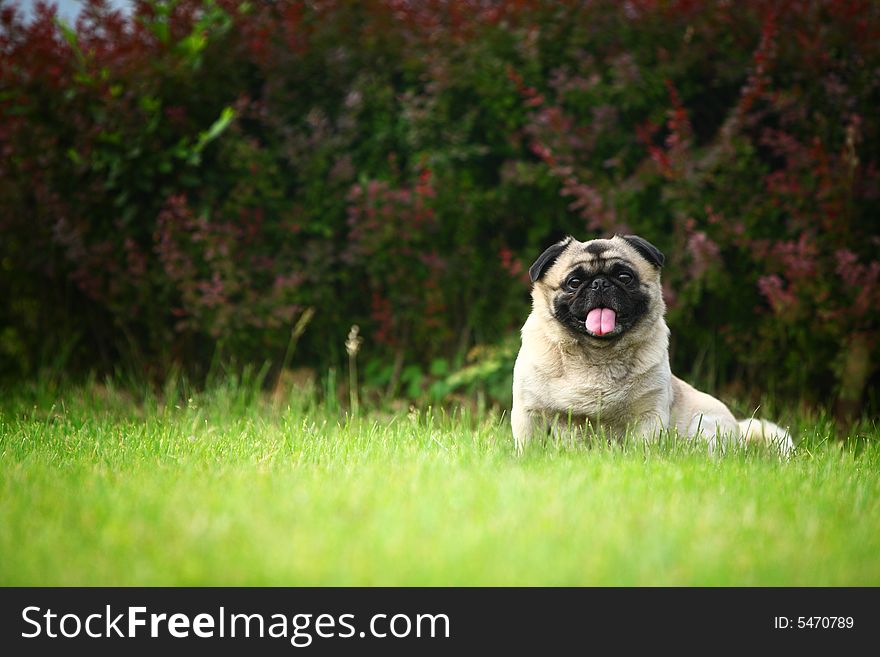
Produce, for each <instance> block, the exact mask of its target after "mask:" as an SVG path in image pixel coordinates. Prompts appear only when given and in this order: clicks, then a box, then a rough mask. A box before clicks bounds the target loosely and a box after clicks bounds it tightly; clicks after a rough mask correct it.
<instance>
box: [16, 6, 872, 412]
mask: <svg viewBox="0 0 880 657" xmlns="http://www.w3.org/2000/svg"><path fill="white" fill-rule="evenodd" d="M878 14H880V8H878V6H877V4H876V3H872V2H868V1H862V2H859V1H852V2H834V1H831V0H827V1H818V0H817V1H812V2H808V1H795V0H786V1H784V2H768V1H761V0H748V1H746V2H739V3H729V2H718V3H709V4H707V3H694V2H689V1H685V0H679V1H673V2H656V1H649V0H639V1H632V2H627V3H618V2H612V1H611V0H602V1H599V2H589V3H580V2H564V3H556V2H552V3H551V2H516V3H512V2H500V3H484V2H478V1H477V0H474V1H473V2H471V1H466V2H456V3H446V2H440V1H439V0H437V1H432V0H427V1H426V2H419V3H399V2H394V1H393V0H368V1H366V2H359V3H301V2H293V1H292V0H291V1H279V2H274V3H262V2H260V3H255V2H244V1H239V0H213V1H210V0H203V1H196V0H179V1H170V0H169V1H164V2H162V1H159V0H151V1H140V2H136V3H134V10H133V13H132V14H131V15H122V14H120V13H118V12H115V11H113V10H111V9H110V8H108V7H107V6H106V4H105V3H103V2H100V1H97V0H92V1H90V2H87V3H86V7H85V8H84V10H83V12H82V14H81V15H80V17H79V19H78V21H77V24H76V25H75V26H73V27H68V26H65V25H63V24H60V23H59V22H58V21H56V20H55V18H54V15H53V13H52V10H51V9H50V8H47V7H45V6H41V7H39V8H38V9H37V12H36V15H35V17H34V18H33V19H32V20H31V21H30V22H29V23H27V24H24V23H23V22H22V19H21V17H20V16H19V15H17V14H16V11H15V9H14V7H13V6H9V5H8V3H3V5H2V16H0V89H2V91H0V113H2V121H0V208H2V213H0V229H2V234H3V239H2V244H0V268H2V272H3V275H2V277H0V366H2V368H3V371H4V373H6V374H8V375H9V376H11V377H20V376H27V375H31V374H33V373H34V372H35V371H36V370H38V369H39V368H41V367H50V368H56V369H57V368H62V369H65V370H67V371H69V372H72V373H77V372H87V371H93V370H99V371H101V370H103V371H111V370H113V369H114V368H123V369H125V370H131V371H135V372H145V373H146V374H147V375H148V376H150V377H151V378H154V379H156V380H161V379H163V378H164V377H165V376H167V374H168V373H169V372H170V371H172V370H173V371H178V370H183V371H186V372H188V373H190V374H191V375H193V376H195V377H196V379H198V378H199V377H203V376H205V374H206V372H207V371H208V369H209V367H210V366H211V364H212V363H218V362H224V363H226V362H233V361H234V362H236V363H238V364H239V365H244V364H246V363H263V362H267V361H268V362H270V363H273V364H274V365H275V367H276V369H277V367H279V366H280V363H282V362H283V361H284V359H285V354H288V356H289V354H290V345H291V343H292V339H291V331H292V327H293V325H294V324H295V323H296V321H297V319H298V318H299V317H300V316H301V314H302V313H303V312H305V311H306V310H307V309H309V308H313V309H314V311H315V314H314V318H313V319H312V321H311V322H310V323H309V325H308V327H307V329H306V331H305V333H304V334H303V335H302V336H301V338H299V339H298V341H297V343H296V352H295V354H294V356H293V364H295V365H297V366H303V365H307V366H310V367H314V368H316V369H319V370H320V371H325V369H326V368H328V367H339V366H341V365H342V364H343V363H344V360H345V358H346V357H345V352H344V347H343V343H344V340H345V336H346V334H347V332H348V330H349V328H350V326H351V325H352V324H354V323H357V324H359V325H360V326H361V327H362V328H363V333H364V334H365V338H366V342H365V343H364V346H363V348H362V351H361V356H360V358H361V359H362V360H365V361H366V367H365V369H364V371H365V373H366V374H367V376H368V379H370V380H371V381H373V382H375V383H376V384H381V385H383V386H387V387H386V390H387V391H389V392H392V393H396V394H407V395H411V394H429V393H434V394H439V393H440V391H442V390H445V388H444V386H447V387H448V384H447V383H445V382H448V379H449V377H450V376H452V375H453V374H454V372H455V371H456V370H457V369H458V368H459V367H460V366H462V365H467V362H466V354H468V353H469V352H470V351H471V349H472V347H473V346H474V345H487V344H494V343H500V344H502V347H499V349H498V353H499V354H505V353H507V350H506V347H504V346H503V345H506V344H508V342H505V340H509V338H508V337H507V336H510V335H511V334H513V333H514V332H515V331H516V330H517V329H518V327H519V326H520V325H521V323H522V322H523V320H524V319H525V316H526V314H527V313H528V278H527V275H526V273H525V272H526V270H527V268H528V265H529V264H530V263H531V261H532V259H533V258H534V257H535V256H536V255H537V254H538V253H540V251H541V250H542V249H543V248H544V247H546V246H547V245H548V244H549V243H550V242H551V241H554V240H556V239H559V238H560V237H562V236H563V235H565V234H567V233H571V234H574V235H575V236H577V237H579V238H580V239H586V238H589V237H594V236H598V235H607V234H610V233H614V232H623V231H627V232H636V233H639V234H641V235H643V236H644V237H646V238H647V239H649V240H651V241H653V242H655V243H656V244H657V245H658V246H659V247H660V248H661V249H662V250H664V251H665V252H666V254H667V256H668V265H667V267H666V271H665V274H664V276H665V278H664V281H665V288H666V293H667V301H668V305H669V321H670V325H671V327H672V330H673V361H674V362H673V366H674V368H676V369H677V370H678V371H682V372H683V373H690V374H692V375H693V376H695V377H696V378H697V379H698V380H699V381H700V383H701V384H702V385H708V386H709V387H710V388H716V387H718V386H721V385H726V386H729V385H734V384H735V385H738V386H739V387H738V388H733V391H734V392H736V393H737V394H738V395H739V396H740V397H741V398H745V399H749V398H753V397H756V396H757V395H758V394H760V393H761V392H765V391H768V390H772V391H773V392H775V393H777V394H779V395H786V396H788V397H790V398H792V399H798V398H799V399H805V400H807V401H814V402H828V401H829V400H831V399H834V398H836V399H838V400H839V408H840V410H843V411H847V410H855V409H858V408H859V407H861V406H864V404H866V403H867V404H869V405H872V406H873V407H875V408H876V402H877V399H876V398H872V397H871V395H872V394H873V393H872V392H871V391H872V390H873V389H874V384H876V382H877V367H876V363H877V360H878V358H877V357H878V336H880V331H878V324H880V322H878V307H880V281H878V278H880V260H878V258H877V249H878V246H880V228H878V222H877V219H876V217H877V216H878V210H880V207H878V198H880V184H878V183H880V176H878V167H877V159H876V154H877V153H878V152H880V149H878V125H880V124H878V120H877V115H876V111H875V108H876V107H877V104H878V100H880V38H878V37H880V34H878V29H877V25H880V15H878ZM490 351H491V350H490ZM478 353H479V350H478ZM487 353H488V352H487ZM501 358H507V357H506V356H501ZM478 360H479V359H478ZM495 360H497V358H495V357H494V356H493V357H492V359H490V361H491V362H495ZM508 360H509V359H508ZM440 361H442V362H444V363H446V365H445V366H444V367H445V369H444V368H442V367H439V366H438V365H436V363H438V362H440ZM432 363H433V364H434V366H433V368H432ZM471 367H474V365H473V364H471ZM493 367H494V366H493ZM493 367H488V369H487V370H486V371H487V372H488V374H487V376H488V377H489V380H488V381H487V382H486V384H485V385H486V386H487V387H488V388H490V389H491V390H493V391H494V390H500V389H501V388H502V387H503V386H502V385H501V384H499V383H497V382H495V379H494V378H493V377H496V370H497V368H495V369H493ZM441 370H442V371H441ZM490 370H491V371H490ZM469 371H470V373H471V375H473V377H472V379H469V381H470V382H471V384H473V383H474V382H475V381H476V382H479V380H480V378H479V376H477V375H476V374H475V372H479V371H481V370H479V368H477V370H473V369H471V370H469ZM404 373H406V376H404ZM417 374H418V376H417ZM465 378H467V376H465ZM454 381H455V379H454V378H453V382H454ZM469 385H470V384H469ZM450 392H451V390H450ZM497 395H500V393H497V394H496V393H494V392H493V393H492V396H493V397H494V396H497Z"/></svg>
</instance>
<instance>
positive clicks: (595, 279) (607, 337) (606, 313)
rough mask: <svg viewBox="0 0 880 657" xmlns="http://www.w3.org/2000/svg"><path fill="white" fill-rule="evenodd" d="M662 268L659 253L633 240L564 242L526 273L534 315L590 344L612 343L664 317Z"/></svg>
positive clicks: (642, 242) (614, 238) (632, 238)
mask: <svg viewBox="0 0 880 657" xmlns="http://www.w3.org/2000/svg"><path fill="white" fill-rule="evenodd" d="M662 266H663V254H662V253H660V251H659V250H658V249H657V247H655V246H654V245H652V244H651V243H649V242H648V241H647V240H644V239H642V238H641V237H638V236H636V235H624V236H620V235H615V236H614V237H612V238H611V239H596V240H589V241H587V242H579V241H577V240H576V239H574V238H572V237H567V238H565V239H564V240H562V241H561V242H558V243H557V244H554V245H553V246H551V247H550V248H548V249H547V250H546V251H544V253H542V254H541V255H540V256H539V257H538V259H537V260H536V261H535V263H534V264H533V265H532V266H531V267H530V268H529V277H530V278H531V279H532V282H533V283H534V287H533V289H532V298H533V299H534V303H535V310H536V311H538V312H542V311H546V313H547V314H549V316H550V317H552V319H553V320H555V321H557V322H558V323H559V324H561V325H562V326H563V327H564V328H565V329H567V330H568V331H570V332H572V333H573V334H574V335H575V336H577V337H579V338H583V339H584V340H586V341H588V342H590V343H593V344H597V345H598V344H600V343H614V342H616V341H618V340H620V339H621V338H623V337H624V336H626V335H628V334H631V333H633V334H634V333H636V332H638V331H637V329H643V327H644V326H645V325H648V324H653V323H654V322H655V321H656V320H657V319H658V318H662V317H663V314H664V312H665V305H664V303H663V296H662V291H661V287H660V268H661V267H662ZM547 314H545V315H544V317H545V318H546V319H550V317H547Z"/></svg>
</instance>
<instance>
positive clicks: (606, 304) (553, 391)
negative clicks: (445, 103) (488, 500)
mask: <svg viewBox="0 0 880 657" xmlns="http://www.w3.org/2000/svg"><path fill="white" fill-rule="evenodd" d="M663 261H664V257H663V254H662V253H661V252H660V251H659V250H658V249H657V247H655V246H654V245H653V244H651V243H649V242H648V241H647V240H645V239H642V238H641V237H638V236H636V235H623V236H621V235H615V236H614V237H612V238H611V239H595V240H589V241H587V242H579V241H578V240H576V239H574V238H572V237H567V238H565V239H564V240H562V241H561V242H559V243H557V244H554V245H553V246H551V247H550V248H548V249H547V250H546V251H544V253H542V254H541V255H540V256H539V257H538V259H537V260H536V261H535V263H534V264H533V265H532V266H531V267H530V268H529V277H530V278H531V281H532V284H533V285H532V312H531V313H530V314H529V317H528V319H527V320H526V323H525V325H523V327H522V346H521V348H520V351H519V355H518V356H517V359H516V364H515V366H514V370H513V407H512V409H511V424H512V428H513V437H514V440H515V442H516V447H517V450H518V451H522V449H523V448H524V446H525V445H526V443H528V441H529V439H530V438H532V437H534V436H540V435H546V434H547V433H548V432H551V431H565V430H569V429H571V428H573V427H575V428H580V429H586V428H589V429H591V430H593V431H599V430H600V431H602V432H604V433H605V435H607V436H611V437H614V438H617V439H622V438H623V437H624V436H625V435H627V433H628V432H629V435H634V436H636V437H638V438H639V439H643V440H648V441H650V440H656V439H657V438H658V437H659V436H660V435H661V432H663V431H667V430H672V431H675V432H677V433H678V435H680V436H688V437H690V438H694V439H697V438H699V439H702V440H704V441H705V442H706V443H707V445H708V447H709V450H710V451H712V452H714V451H715V450H716V449H719V448H723V447H724V446H725V445H728V444H731V443H732V442H736V443H740V444H744V443H746V442H752V441H760V442H764V443H767V444H771V445H774V446H776V447H777V448H778V449H779V450H780V451H781V452H782V453H784V454H788V453H789V452H791V450H792V440H791V437H790V435H789V434H788V432H787V431H785V430H783V429H782V428H780V427H779V426H777V425H775V424H773V423H772V422H768V421H766V420H756V419H748V420H741V421H737V420H736V419H735V418H734V416H733V414H732V413H731V412H730V410H729V409H728V408H727V406H725V405H724V404H723V403H722V402H721V401H719V400H718V399H716V398H714V397H712V396H711V395H707V394H706V393H704V392H700V391H699V390H696V389H695V388H693V387H692V386H690V385H688V384H687V383H685V382H684V381H682V380H681V379H679V378H678V377H676V376H674V375H673V374H672V372H671V370H670V368H669V328H668V327H667V326H666V320H665V313H666V305H665V304H664V302H663V295H662V292H661V287H660V269H661V268H662V266H663Z"/></svg>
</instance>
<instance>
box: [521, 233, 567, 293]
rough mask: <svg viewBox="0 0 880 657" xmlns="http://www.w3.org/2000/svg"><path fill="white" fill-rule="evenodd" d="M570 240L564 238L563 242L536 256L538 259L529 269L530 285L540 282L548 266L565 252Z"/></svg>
mask: <svg viewBox="0 0 880 657" xmlns="http://www.w3.org/2000/svg"><path fill="white" fill-rule="evenodd" d="M571 240H572V238H571V237H566V238H565V239H564V240H562V241H561V242H557V243H556V244H554V245H553V246H551V247H550V248H548V249H547V250H546V251H544V253H542V254H541V255H539V256H538V259H537V260H535V262H534V264H533V265H532V266H531V267H529V278H530V279H532V283H534V282H535V281H539V280H541V277H542V276H543V275H544V272H546V271H547V270H548V269H550V266H551V265H552V264H553V263H554V262H556V258H558V257H559V254H560V253H562V252H563V251H565V247H567V246H568V245H569V244H570V243H571Z"/></svg>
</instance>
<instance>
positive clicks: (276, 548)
mask: <svg viewBox="0 0 880 657" xmlns="http://www.w3.org/2000/svg"><path fill="white" fill-rule="evenodd" d="M163 398H166V399H167V398H180V399H184V400H186V401H183V402H181V403H180V404H163V403H162V402H161V401H160V398H158V397H153V396H150V395H146V396H145V397H144V398H143V399H141V398H140V397H139V398H138V399H137V400H135V399H134V398H133V397H132V396H131V395H129V394H127V393H124V392H122V391H120V390H117V389H114V388H113V387H108V386H104V385H92V386H86V387H81V388H73V389H63V390H61V391H58V390H56V389H53V388H52V387H51V386H45V385H44V386H41V387H36V388H25V389H23V390H18V391H15V392H13V393H9V392H7V393H5V395H4V399H3V400H2V401H0V584H2V585H324V584H330V585H875V586H876V585H880V476H878V475H880V444H878V442H880V441H878V437H880V430H877V429H876V428H871V426H870V425H868V424H866V423H862V424H861V425H860V426H859V427H857V428H856V429H854V430H853V432H852V434H853V435H852V436H851V437H850V438H849V439H847V440H844V441H838V440H835V439H833V438H832V437H831V433H832V430H831V427H830V424H829V423H828V422H825V421H821V420H816V419H813V420H810V421H807V420H804V421H803V422H801V423H800V425H799V426H797V427H796V430H797V431H798V433H799V434H800V439H801V442H800V446H799V449H798V452H797V454H796V455H795V456H794V457H793V458H791V459H790V460H787V461H784V460H780V459H779V458H777V457H775V456H774V455H773V454H769V453H765V452H761V451H755V450H753V451H747V452H737V453H731V454H726V455H724V456H723V457H720V458H712V457H709V456H707V455H706V454H705V453H704V450H703V449H702V448H700V447H694V446H691V445H687V444H683V443H680V442H675V441H672V440H667V441H666V442H664V443H663V444H660V445H654V446H650V447H645V446H641V445H638V444H628V445H624V446H619V445H613V446H609V445H604V444H595V445H593V446H589V447H588V446H584V445H574V446H573V445H565V444H555V443H553V442H548V443H546V444H543V445H534V446H533V447H532V448H531V449H530V450H528V451H527V453H526V454H525V455H524V456H521V457H518V456H517V455H516V454H515V453H514V450H513V445H512V439H511V437H510V429H509V426H508V424H507V422H506V420H504V418H503V417H499V416H497V415H491V414H490V415H487V416H485V417H472V416H469V415H467V414H461V413H451V414H449V413H442V412H431V411H430V410H422V411H415V410H411V411H410V412H409V413H407V412H405V411H401V412H399V413H397V414H394V413H391V412H387V411H386V412H380V411H375V410H374V411H367V412H366V413H365V414H364V415H363V416H362V417H361V418H359V419H356V420H351V421H349V420H347V419H346V418H345V416H344V415H342V414H340V413H339V412H338V411H335V410H334V409H332V408H327V407H326V406H323V405H320V404H318V403H316V402H315V401H314V400H312V399H310V398H292V399H283V400H281V401H279V400H278V399H277V398H276V399H274V400H273V399H270V398H268V397H263V396H261V395H258V394H255V393H253V392H252V391H249V390H248V389H247V387H237V386H234V385H231V384H230V385H228V386H220V387H215V389H213V390H212V391H211V392H209V393H203V394H184V395H182V396H181V395H180V394H179V392H178V393H174V392H172V393H169V394H168V395H166V396H164V397H163Z"/></svg>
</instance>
